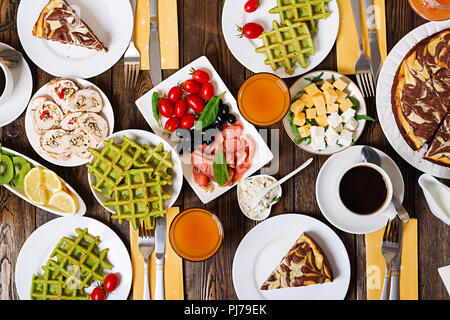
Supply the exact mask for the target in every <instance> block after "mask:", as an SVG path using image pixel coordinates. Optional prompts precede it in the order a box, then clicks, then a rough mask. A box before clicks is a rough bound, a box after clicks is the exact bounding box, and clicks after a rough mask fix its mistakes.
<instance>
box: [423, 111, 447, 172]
mask: <svg viewBox="0 0 450 320" xmlns="http://www.w3.org/2000/svg"><path fill="white" fill-rule="evenodd" d="M424 158H425V159H427V160H429V161H432V162H434V163H437V164H440V165H444V166H446V167H450V114H448V115H447V116H446V117H445V119H444V121H443V122H442V125H441V127H440V128H439V131H438V132H437V133H436V136H435V137H434V139H433V140H432V142H431V145H430V147H429V149H428V151H427V153H426V154H425V156H424Z"/></svg>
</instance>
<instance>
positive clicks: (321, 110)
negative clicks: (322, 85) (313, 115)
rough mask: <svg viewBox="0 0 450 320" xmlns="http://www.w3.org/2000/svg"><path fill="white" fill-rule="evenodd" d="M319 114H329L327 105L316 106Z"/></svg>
mask: <svg viewBox="0 0 450 320" xmlns="http://www.w3.org/2000/svg"><path fill="white" fill-rule="evenodd" d="M316 112H317V116H325V117H326V116H327V107H325V105H321V106H318V107H317V108H316Z"/></svg>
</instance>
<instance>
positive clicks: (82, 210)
mask: <svg viewBox="0 0 450 320" xmlns="http://www.w3.org/2000/svg"><path fill="white" fill-rule="evenodd" d="M2 150H4V151H6V152H9V153H12V154H14V155H16V156H20V157H23V158H24V159H25V160H27V161H28V162H30V163H31V164H32V165H33V166H35V167H42V168H45V167H44V166H43V165H42V164H40V163H39V162H37V161H34V160H33V159H31V158H28V157H27V156H25V155H23V154H21V153H19V152H17V151H14V150H11V149H9V148H6V147H4V146H2ZM60 179H61V178H60ZM61 181H62V182H63V183H64V185H65V186H66V187H67V189H69V191H70V192H71V193H72V194H73V195H75V197H76V198H77V200H78V211H77V212H76V213H75V214H74V216H83V215H84V214H85V213H86V204H85V203H84V201H83V199H82V198H81V197H80V195H79V194H78V193H77V192H76V191H75V189H74V188H72V187H71V186H70V185H69V184H68V183H67V182H65V181H64V180H63V179H61ZM3 186H4V187H5V188H6V189H8V190H9V191H11V192H12V193H14V194H15V195H16V196H18V197H20V198H22V199H23V200H25V201H27V202H28V203H30V204H32V205H34V206H36V207H38V208H39V209H42V210H45V211H48V212H51V213H53V214H57V215H59V216H69V217H70V216H73V215H72V214H70V213H63V212H59V211H56V210H53V209H51V208H48V207H44V206H41V205H38V204H35V203H33V202H31V201H30V200H29V199H28V197H27V196H26V195H25V193H23V192H21V191H19V190H16V189H14V188H13V187H11V186H10V185H9V184H5V185H3Z"/></svg>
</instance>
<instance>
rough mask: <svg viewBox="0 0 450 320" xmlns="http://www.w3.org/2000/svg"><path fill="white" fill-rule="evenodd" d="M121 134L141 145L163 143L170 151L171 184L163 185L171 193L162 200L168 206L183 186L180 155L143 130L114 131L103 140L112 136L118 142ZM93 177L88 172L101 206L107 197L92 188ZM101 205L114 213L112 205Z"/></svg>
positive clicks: (173, 201)
mask: <svg viewBox="0 0 450 320" xmlns="http://www.w3.org/2000/svg"><path fill="white" fill-rule="evenodd" d="M123 136H126V137H127V138H129V139H130V140H132V141H134V142H136V143H138V144H140V145H141V146H142V145H143V144H147V145H150V146H157V145H158V144H160V143H162V144H163V145H164V151H170V155H171V159H172V162H173V168H172V169H169V174H170V175H171V176H172V185H171V186H165V187H164V190H165V191H166V192H167V193H169V194H171V195H172V197H171V198H170V199H167V200H165V201H164V207H165V208H170V207H171V206H172V205H173V204H174V203H175V201H176V200H177V198H178V196H179V195H180V192H181V187H182V186H183V169H182V167H181V161H180V157H179V156H178V154H177V152H176V151H175V150H174V149H173V148H172V147H171V146H170V144H168V143H167V142H166V141H165V140H164V139H162V138H161V137H159V136H157V135H156V134H153V133H151V132H148V131H144V130H138V129H130V130H123V131H119V132H115V133H114V134H112V135H111V136H109V137H107V138H106V139H105V140H110V139H112V138H114V143H116V144H120V143H122V142H123V138H122V137H123ZM103 147H104V144H103V143H102V144H100V145H99V146H98V147H97V148H96V149H97V150H100V149H101V148H103ZM92 161H93V159H92V160H91V162H92ZM95 179H96V178H95V176H94V175H93V174H90V173H89V172H88V182H89V187H90V188H91V191H92V193H93V194H94V196H95V198H96V199H97V201H98V202H99V203H100V204H101V205H102V206H103V203H104V202H105V201H107V200H108V199H107V198H106V197H105V194H104V193H102V192H98V191H97V190H94V189H93V188H92V184H93V183H94V182H95ZM103 207H104V208H105V209H106V210H108V211H109V212H111V213H116V209H115V208H114V207H105V206H103Z"/></svg>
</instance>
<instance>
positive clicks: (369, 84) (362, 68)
mask: <svg viewBox="0 0 450 320" xmlns="http://www.w3.org/2000/svg"><path fill="white" fill-rule="evenodd" d="M359 1H360V0H351V5H352V10H353V17H354V20H355V24H356V31H357V32H358V40H359V58H358V60H356V63H355V74H356V81H357V82H358V86H359V87H360V88H361V90H362V92H363V96H364V98H367V97H373V96H374V95H375V86H374V81H373V75H372V71H371V69H370V63H369V59H367V57H366V56H365V54H364V46H363V41H362V36H361V19H360V17H361V3H360V2H359Z"/></svg>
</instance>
